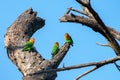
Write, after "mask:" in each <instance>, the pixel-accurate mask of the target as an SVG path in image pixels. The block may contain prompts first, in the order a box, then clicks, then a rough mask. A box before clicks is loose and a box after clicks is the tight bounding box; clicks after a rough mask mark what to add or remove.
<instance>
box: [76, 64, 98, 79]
mask: <svg viewBox="0 0 120 80" xmlns="http://www.w3.org/2000/svg"><path fill="white" fill-rule="evenodd" d="M98 68H99V67H96V66H95V67H94V68H92V69H90V70H88V71H86V72H84V73H83V74H81V75H79V76H77V78H75V80H79V79H80V78H81V77H83V76H85V75H87V74H89V73H90V72H92V71H94V70H96V69H98Z"/></svg>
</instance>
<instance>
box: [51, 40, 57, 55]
mask: <svg viewBox="0 0 120 80" xmlns="http://www.w3.org/2000/svg"><path fill="white" fill-rule="evenodd" d="M58 51H59V43H58V42H55V43H54V45H53V48H52V53H51V55H52V57H54V56H55V55H56V54H57V53H58Z"/></svg>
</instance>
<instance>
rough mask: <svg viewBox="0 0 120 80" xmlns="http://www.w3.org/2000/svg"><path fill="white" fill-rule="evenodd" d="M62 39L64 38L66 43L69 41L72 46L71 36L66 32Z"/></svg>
mask: <svg viewBox="0 0 120 80" xmlns="http://www.w3.org/2000/svg"><path fill="white" fill-rule="evenodd" d="M64 39H65V41H66V42H67V43H70V45H71V46H73V40H72V38H71V36H70V35H69V34H68V33H65V35H64Z"/></svg>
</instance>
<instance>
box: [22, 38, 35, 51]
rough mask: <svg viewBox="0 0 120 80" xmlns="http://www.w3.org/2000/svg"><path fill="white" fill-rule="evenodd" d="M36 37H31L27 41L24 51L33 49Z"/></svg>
mask: <svg viewBox="0 0 120 80" xmlns="http://www.w3.org/2000/svg"><path fill="white" fill-rule="evenodd" d="M34 42H35V39H34V38H30V40H29V41H27V42H26V44H25V45H24V47H23V50H22V51H31V49H32V48H33V45H34Z"/></svg>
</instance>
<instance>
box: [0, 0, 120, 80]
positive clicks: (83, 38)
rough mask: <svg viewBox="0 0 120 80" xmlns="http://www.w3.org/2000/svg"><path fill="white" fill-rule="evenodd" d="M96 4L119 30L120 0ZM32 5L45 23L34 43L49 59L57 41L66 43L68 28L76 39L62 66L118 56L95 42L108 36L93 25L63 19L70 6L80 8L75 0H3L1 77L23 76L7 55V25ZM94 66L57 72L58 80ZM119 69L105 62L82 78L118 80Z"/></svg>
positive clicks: (8, 79)
mask: <svg viewBox="0 0 120 80" xmlns="http://www.w3.org/2000/svg"><path fill="white" fill-rule="evenodd" d="M91 2H92V6H93V8H94V9H95V10H96V11H97V12H98V13H99V15H100V16H101V18H102V20H103V21H104V22H105V24H106V25H108V26H111V27H113V28H115V29H116V30H118V31H120V6H119V5H120V0H116V1H114V0H91ZM30 7H32V8H33V10H34V11H37V12H38V16H40V17H42V18H44V19H45V20H46V21H45V22H46V25H45V26H44V27H43V28H42V29H40V30H38V31H37V32H36V33H35V34H34V35H33V37H34V38H35V39H36V42H35V47H36V48H37V50H38V51H39V52H40V53H41V54H42V56H43V57H44V58H46V59H50V58H51V48H52V46H53V43H54V42H55V41H58V42H59V43H60V46H62V45H63V43H64V39H63V35H64V34H65V33H66V32H68V33H69V34H70V35H71V36H72V38H73V40H74V47H71V48H70V50H69V51H68V53H67V55H66V56H65V58H64V60H63V61H62V63H61V64H60V66H59V67H62V65H63V63H64V64H65V66H71V65H77V64H82V63H87V62H94V61H101V60H104V59H107V58H111V57H115V56H116V55H115V53H114V51H113V50H112V49H111V48H109V47H102V46H99V45H96V42H100V43H107V41H106V40H105V38H104V37H103V36H101V35H100V34H99V33H95V32H94V31H92V29H90V28H88V27H86V26H82V25H81V24H75V23H60V22H59V18H60V17H62V16H63V15H64V13H65V12H66V10H67V8H68V7H73V8H76V9H81V8H80V5H79V4H78V3H77V2H76V1H75V0H2V1H1V2H0V10H1V12H0V36H1V38H0V79H1V80H21V78H22V74H21V73H20V72H19V71H18V69H17V67H16V66H15V65H14V64H13V63H12V62H11V61H10V60H9V59H8V57H7V53H6V50H5V48H4V34H5V32H6V29H7V28H8V27H9V26H10V25H11V24H12V23H13V22H14V21H15V20H16V19H17V17H18V16H19V15H20V14H21V13H22V12H24V11H25V10H27V9H29V8H30ZM90 68H91V67H88V68H82V69H76V70H69V71H63V72H58V77H57V78H56V80H73V79H74V78H75V77H77V76H78V75H79V74H82V73H83V72H85V71H87V70H89V69H90ZM119 79H120V72H119V71H118V70H117V69H116V67H115V66H114V65H113V64H109V65H106V66H104V67H102V68H100V69H98V70H96V71H94V72H92V73H90V74H88V75H86V76H84V77H83V78H81V80H119Z"/></svg>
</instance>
